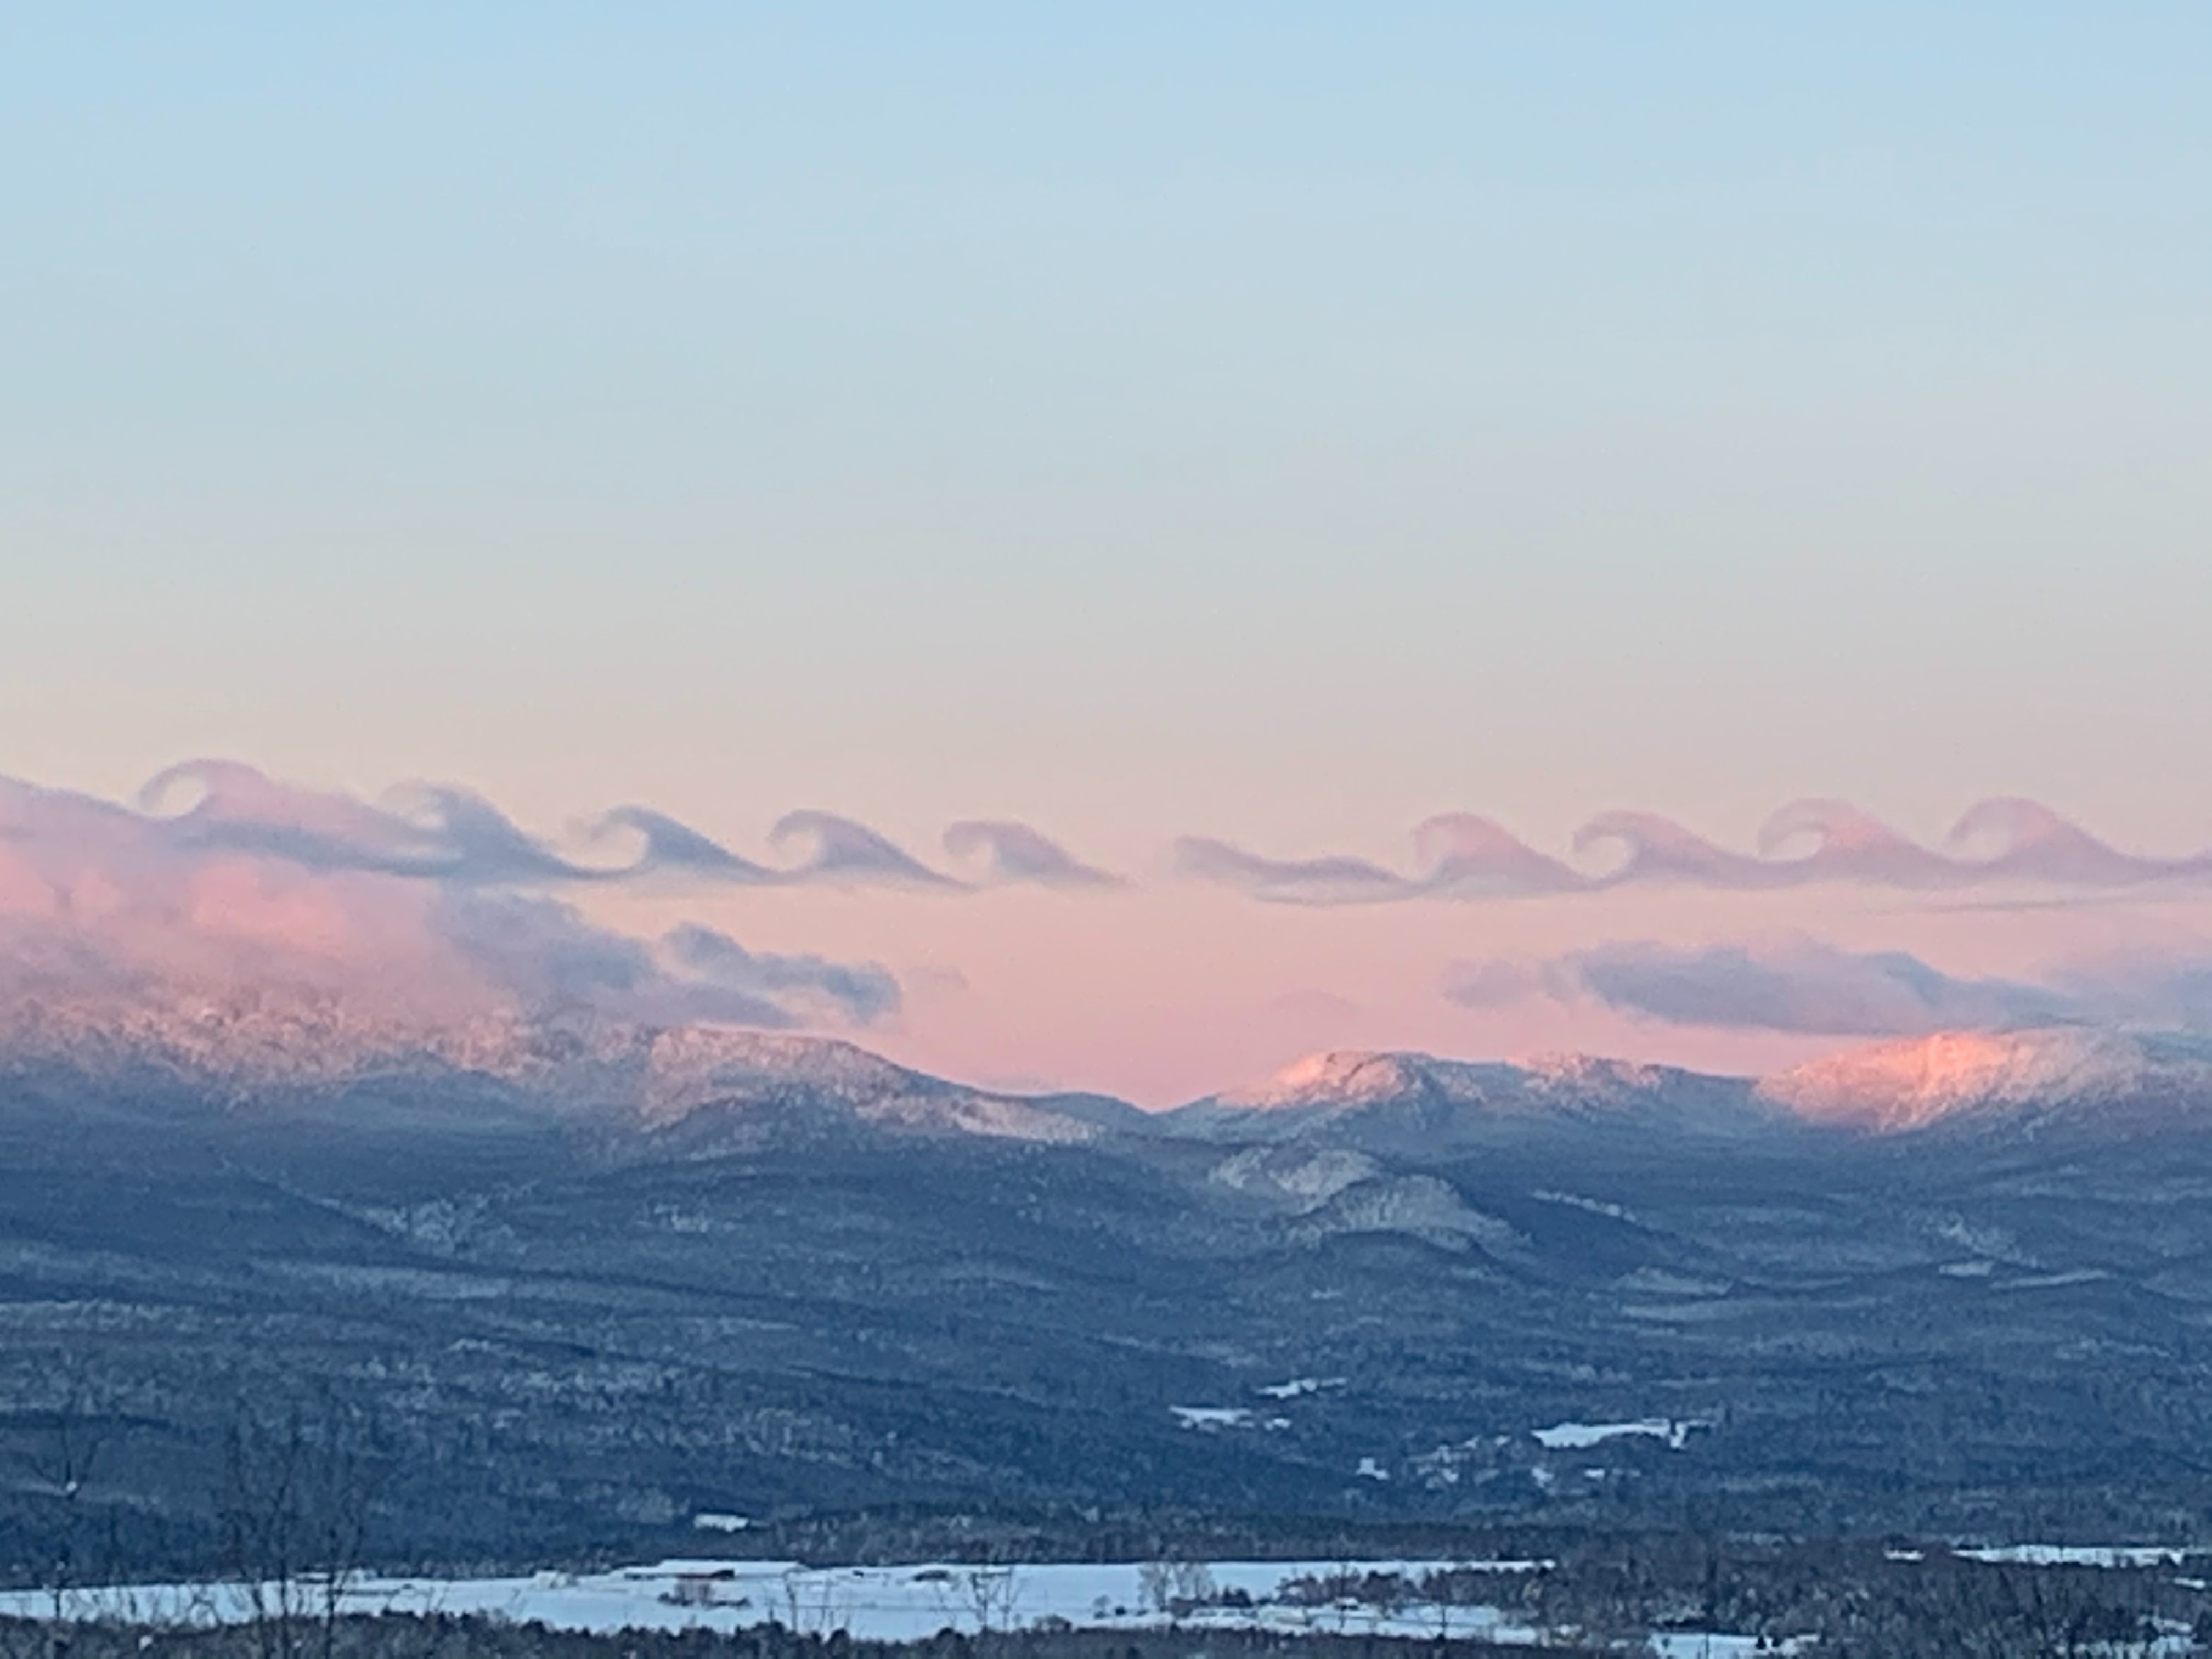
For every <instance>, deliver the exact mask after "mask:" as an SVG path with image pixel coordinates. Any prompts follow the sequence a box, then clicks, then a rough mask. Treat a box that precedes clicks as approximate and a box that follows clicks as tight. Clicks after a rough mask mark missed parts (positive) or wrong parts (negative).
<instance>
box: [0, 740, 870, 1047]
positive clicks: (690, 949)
mask: <svg viewBox="0 0 2212 1659" xmlns="http://www.w3.org/2000/svg"><path fill="white" fill-rule="evenodd" d="M179 803H181V804H179ZM622 827H623V828H624V829H628V830H629V831H630V832H632V833H635V834H639V835H641V836H643V837H644V846H645V851H644V852H643V853H642V854H641V855H640V856H639V857H638V858H637V859H635V860H631V861H629V862H628V863H625V864H624V865H623V866H592V865H587V864H583V863H580V862H578V861H576V860H572V859H570V858H568V857H567V856H565V855H563V854H558V853H556V852H554V851H552V850H550V848H547V847H546V846H544V844H543V843H541V842H538V841H536V840H535V839H534V838H532V837H531V836H527V835H526V834H525V833H524V832H522V831H521V830H520V829H517V828H516V827H515V826H514V825H513V823H511V822H510V821H509V820H508V819H507V818H506V817H504V816H503V815H502V814H501V813H499V812H498V811H496V810H495V809H494V808H491V807H490V806H489V805H486V804H484V803H483V802H482V801H481V799H478V798H477V797H476V796H473V795H471V794H469V793H467V792H465V791H461V790H455V789H437V790H425V791H422V792H419V793H415V794H413V795H410V796H406V797H402V798H399V799H397V800H396V801H395V803H394V804H392V805H376V806H371V805H365V804H363V803H361V802H358V801H356V800H353V799H350V798H349V797H345V796H342V795H336V794H329V793H317V792H313V791H306V790H299V789H295V788H292V787H289V786H285V785H282V784H278V783H275V782H273V781H270V780H269V779H267V778H265V777H264V776H262V775H260V774H259V773H258V772H255V771H253V770H252V769H250V768H246V767H238V766H231V765H225V764H219V763H198V764H196V765H194V766H191V767H188V768H180V769H174V770H173V771H171V772H168V773H165V774H163V775H161V777H159V778H157V779H155V781H154V782H153V783H151V784H149V786H148V787H147V789H146V791H145V792H143V794H142V796H141V799H140V801H139V803H138V804H137V805H123V804H120V803H117V802H112V801H106V800H101V799H96V798H94V797H91V796H88V795H82V794H77V793H71V792H69V791H64V790H51V789H43V788H40V787H37V786H35V785H32V784H27V783H22V782H19V781H13V780H0V999H4V1006H0V1013H5V1014H9V1015H11V1016H12V1015H13V1014H15V1013H17V1012H21V1011H23V1010H25V1009H27V1008H34V1007H44V1008H48V1009H51V1008H52V1007H57V1006H70V1007H76V1008H78V1009H79V1010H82V1009H84V1008H86V1007H94V1008H97V1007H101V1006H110V1005H111V1004H112V1005H113V1006H118V1007H142V1008H143V1007H147V1006H171V1005H176V1006H184V1005H186V1004H189V1003H191V1001H192V1000H194V999H209V998H212V999H216V1000H222V999H224V998H227V997H230V996H233V995H234V994H246V995H248V996H260V995H263V994H270V993H273V994H281V995H283V996H289V997H306V998H309V999H313V998H325V999H335V1000H337V1001H339V1002H340V1003H342V1004H343V1005H344V1006H348V1007H352V1008H356V1009H357V1010H359V1011H361V1012H362V1013H363V1014H364V1015H368V1016H374V1017H376V1018H404V1019H410V1020H413V1021H414V1022H416V1024H420V1025H423V1026H426V1027H427V1026H432V1025H444V1026H451V1025H453V1024H459V1023H462V1022H465V1021H466V1020H467V1019H470V1018H475V1017H477V1016H478V1015H482V1014H487V1013H494V1012H513V1011H520V1012H545V1011H574V1010H585V1011H589V1012H595V1013H599V1014H604V1015H607V1016H610V1017H613V1018H623V1019H630V1020H638V1021H645V1022H651V1023H671V1024H674V1023H690V1022H694V1021H714V1022H720V1023H726V1024H744V1025H754V1026H768V1027H789V1026H797V1025H805V1024H823V1023H832V1024H854V1025H865V1024H870V1023H871V1022H873V1021H875V1020H878V1019H880V1018H884V1017H885V1016H887V1015H889V1014H890V1013H893V1012H896V1010H897V1008H898V1006H899V1003H900V994H899V987H898V983H897V981H896V979H894V978H893V977H892V976H891V975H890V973H889V972H888V971H887V970H885V969H883V968H881V967H878V966H877V965H875V964H873V963H836V962H830V961H827V960H824V959H823V958H821V957H814V956H808V955H795V956H782V955H773V954H766V953H759V952H754V951H747V950H746V949H744V947H743V946H741V945H738V943H737V941H735V940H734V939H730V938H729V937H727V936H726V935H725V934H722V933H716V932H714V931H712V930H710V929H708V928H705V927H697V926H687V927H678V928H677V929H675V930H673V931H672V932H670V933H666V934H665V935H663V936H661V937H659V938H657V939H641V938H635V937H632V936H630V935H628V934H624V933H619V932H617V931H614V930H611V929H609V928H607V927H602V926H600V925H599V924H598V923H595V922H593V921H590V920H588V919H587V918H586V917H585V916H584V915H582V914H581V913H580V911H578V910H577V909H575V908H574V907H573V906H571V905H569V904H568V903H565V902H562V900H561V899H559V898H558V897H556V896H553V890H557V889H559V888H560V887H562V886H563V885H565V884H569V883H572V882H575V881H579V880H601V879H611V878H613V877H614V875H616V874H618V873H619V874H629V873H635V872H639V871H641V870H642V869H647V868H661V867H686V868H689V867H696V866H701V865H708V866H713V865H715V864H717V862H718V861H717V860H714V857H713V856H712V854H709V853H708V852H706V851H704V850H702V848H699V847H696V846H694V845H692V844H690V842H687V841H686V840H685V839H684V835H688V834H689V832H688V831H687V832H684V834H682V835H679V834H677V833H674V832H673V831H671V829H669V828H668V827H667V826H666V825H665V823H656V822H653V821H651V820H649V819H647V818H645V817H637V818H635V819H632V820H630V821H629V822H627V823H624V824H623V826H622ZM681 828H682V827H681V826H675V829H676V830H681ZM702 839H703V838H702ZM718 873H723V874H728V873H730V872H723V871H718ZM738 876H739V878H743V877H742V872H741V871H740V872H738Z"/></svg>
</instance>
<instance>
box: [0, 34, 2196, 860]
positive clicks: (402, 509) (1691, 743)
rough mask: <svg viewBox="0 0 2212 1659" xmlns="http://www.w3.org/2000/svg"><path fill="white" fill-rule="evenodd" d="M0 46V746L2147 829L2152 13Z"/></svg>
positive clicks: (2173, 549)
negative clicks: (1795, 811) (1979, 809)
mask: <svg viewBox="0 0 2212 1659" xmlns="http://www.w3.org/2000/svg"><path fill="white" fill-rule="evenodd" d="M0 15H4V18H5V21H4V23H0V154H4V155H7V156H8V157H9V160H8V161H7V162H5V163H4V164H0V181H4V182H0V191H4V194H0V211H4V214H5V222H6V226H7V228H6V232H5V248H6V255H5V258H4V259H0V307H4V315H5V317H6V319H7V321H6V323H5V325H4V326H0V560H4V562H5V567H6V572H7V595H8V598H7V603H6V605H5V606H4V609H0V728H4V730H5V732H6V733H7V736H6V739H5V752H4V753H0V772H12V773H15V774H18V775H31V776H35V777H39V778H41V779H43V780H46V781H53V782H68V783H76V784H82V785H85V786H88V787H100V788H103V789H109V790H115V789H120V788H123V787H127V786H128V785H129V784H130V783H131V782H133V781H136V779H137V778H138V777H140V776H143V775H144V774H145V773H147V772H148V771H150V770H151V769H153V768H154V767H155V766H157V765H159V764H160V763H163V762H165V761H167V760H170V759H173V758H176V757H179V756H180V755H183V754H187V753H198V752H206V751H216V752H224V753H233V754H238V755H241V756H243V757H246V758H248V759H251V760H253V761H255V762H257V763H260V764H263V765H264V766H267V767H269V768H270V769H272V770H276V771H278V772H282V773H284V774H286V775H302V776H310V777H319V778H324V779H328V780H331V781H343V782H346V783H349V784H350V785H353V786H356V787H373V786H376V785H380V784H382V783H384V782H386V781H390V780H391V779H392V778H395V777H399V776H404V775H420V774H429V775H440V776H449V777H457V778H461V779H465V780H466V781H471V782H473V783H476V784H477V785H479V786H481V787H486V788H488V789H490V790H491V791H493V792H494V793H497V794H499V795H500V796H501V799H506V800H507V801H509V802H510V803H511V804H513V805H514V806H515V807H516V808H517V810H519V811H523V812H524V813H525V814H526V815H536V816H538V817H545V816H548V815H552V814H557V813H562V812H567V811H582V810H586V809H588V808H591V807H593V806H597V805H602V804H604V803H606V802H608V801H611V800H616V799H650V800H653V801H654V802H656V803H658V804H661V805H666V806H668V807H670V808H671V810H676V811H681V812H683V813H684V815H686V816H687V817H692V818H694V819H697V820H702V821H705V822H706V823H708V824H710V825H711V826H713V827H714V828H716V829H720V830H723V831H726V832H729V833H733V834H734V833H738V832H741V831H747V830H753V829H757V827H758V826H760V825H762V824H764V823H766V822H767V821H768V820H769V818H771V817H774V816H775V814H776V813H778V812H780V811H782V810H784V809H785V808H786V807H788V806H793V805H824V806H830V807H835V808H838V809H841V810H846V811H855V812H858V813H860V814H862V815H864V816H868V817H872V819H873V820H876V821H879V822H884V823H889V824H890V825H893V826H895V827H906V828H909V829H913V828H917V827H920V826H934V825H938V824H941V823H943V822H944V821H945V819H946V818H948V817H955V816H963V815H969V814H973V813H977V812H987V813H995V812H1004V813H1012V814H1018V815H1020V816H1023V817H1030V818H1033V819H1036V820H1039V821H1041V822H1044V823H1048V824H1049V825H1051V826H1052V827H1053V828H1054V829H1055V830H1056V831H1057V832H1058V833H1060V834H1062V835H1064V836H1068V837H1070V838H1071V839H1074V840H1078V841H1081V842H1085V844H1088V845H1092V846H1098V847H1101V848H1103V849H1104V850H1105V851H1106V852H1109V853H1111V854H1114V855H1115V856H1117V857H1120V858H1121V859H1123V860H1129V859H1133V858H1137V857H1140V856H1142V855H1143V854H1144V853H1145V851H1146V849H1148V848H1151V847H1152V846H1154V845H1155V844H1156V843H1157V842H1158V841H1159V840H1160V839H1161V838H1162V837H1164V836H1166V835H1169V834H1172V833H1174V832H1176V831H1178V830H1184V829H1196V830H1211V831H1218V832H1220V833H1225V834H1231V835H1238V836H1245V837H1247V838H1252V839H1261V840H1266V841H1268V842H1271V843H1273V844H1274V845H1276V846H1279V847H1281V848H1286V849H1290V850H1296V849H1298V848H1307V847H1316V848H1317V847H1322V846H1336V845H1352V846H1357V847H1359V848H1368V849H1383V848H1391V849H1395V848H1396V847H1397V846H1398V844H1399V842H1400V840H1401V836H1402V832H1403V829H1404V828H1405V826H1406V825H1407V823H1410V822H1412V821H1413V818H1415V817H1419V816H1420V815H1423V814H1425V813H1426V812H1429V811H1436V810H1440V809H1443V808H1449V807H1465V808H1473V809H1478V810H1486V811H1495V812H1498V813H1499V814H1500V815H1501V816H1504V817H1507V818H1509V819H1510V820H1511V821H1513V822H1514V823H1516V824H1518V825H1520V826H1521V827H1522V828H1523V829H1524V830H1526V831H1527V832H1528V833H1529V834H1531V835H1532V836H1536V837H1539V838H1542V837H1546V836H1552V837H1556V836H1558V835H1559V834H1561V833H1563V832H1564V830H1565V829H1566V828H1568V827H1571V825H1572V824H1573V823H1576V822H1578V821H1579V820H1580V819H1581V818H1582V817H1585V816H1587V814H1588V813H1589V811H1594V810H1595V809H1597V808H1599V807H1601V806H1607V805H1641V806H1650V807H1654V808H1657V809H1660V810H1666V811H1674V812H1677V813H1680V814H1682V815H1684V816H1686V817H1692V818H1696V819H1699V820H1700V821H1702V822H1704V823H1706V824H1707V825H1708V827H1710V828H1711V829H1714V830H1716V831H1717V832H1719V831H1727V830H1731V829H1741V828H1743V827H1745V826H1747V825H1748V824H1749V823H1751V822H1753V821H1754V820H1755V819H1756V818H1757V817H1759V815H1760V814H1762V813H1763V812H1764V811H1765V810H1766V809H1768V808H1769V807H1771V805H1774V804H1775V803H1777V802H1778V801H1779V800H1781V799H1786V798H1788V797H1790V796H1791V795H1795V794H1799V793H1808V792H1812V793H1843V794H1849V795H1851V796H1854V797H1855V798H1857V799H1861V800H1863V801H1864V802H1865V803H1866V804H1867V805H1870V806H1873V807H1875V808H1877V809H1878V810H1882V811H1887V812H1889V813H1890V814H1892V815H1893V816H1895V817H1899V818H1900V819H1901V820H1903V821H1904V822H1905V823H1907V824H1908V825H1910V826H1911V827H1913V828H1916V829H1923V830H1924V829H1933V828H1940V827H1941V824H1942V822H1944V821H1945V820H1946V819H1948V816H1949V815H1950V814H1951V812H1953V811H1954V810H1955V809H1956V808H1957V807H1958V806H1960V805H1963V804H1964V803H1965V802H1966V800H1967V799H1971V798H1972V797H1973V796H1975V795H1978V794H1981V793H1990V792H1993V791H1999V792H2010V791H2016V792H2022V793H2036V794H2040V795H2044V796H2046V797H2048V798H2051V799H2054V800H2055V801H2057V802H2058V803H2059V804H2061V805H2064V806H2066V807H2068V808H2069V810H2072V811H2076V812H2078V813H2080V814H2081V815H2082V816H2084V817H2088V818H2090V819H2092V820H2093V821H2095V822H2097V823H2100V824H2102V825H2103V826H2105V827H2106V829H2108V830H2109V831H2110V832H2112V833H2114V834H2116V835H2121V836H2132V837H2133V838H2134V839H2135V840H2136V841H2148V842H2155V843H2161V844H2168V845H2187V844H2190V843H2191V842H2195V841H2199V840H2205V839H2212V834H2208V832H2212V786H2208V785H2205V784H2203V783H2201V782H2199V781H2197V779H2196V777H2195V776H2194V775H2193V762H2192V760H2191V757H2193V756H2196V755H2200V754H2202V753H2203V752H2204V750H2205V746H2206V744H2207V743H2208V742H2212V694H2208V693H2209V692H2212V688H2208V683H2207V676H2206V673H2205V670H2204V666H2203V655H2202V653H2203V643H2202V641H2203V618H2204V617H2207V616H2208V615H2212V556H2208V555H2212V545H2208V535H2207V532H2208V530H2212V483H2208V478H2212V469H2208V468H2207V467H2206V466H2205V465H2204V457H2205V455H2206V453H2208V450H2212V443H2209V442H2208V441H2212V325H2208V320H2207V299H2208V295H2212V228H2209V227H2212V215H2208V213H2207V211H2206V207H2205V204H2206V203H2207V202H2208V201H2212V100H2208V99H2207V98H2206V97H2205V96H2204V95H2203V91H2204V88H2205V86H2206V84H2207V83H2208V70H2212V12H2208V11H2207V10H2205V9H2203V8H2202V7H2198V6H2188V5H2179V4H2176V5H2162V6H2134V7H2126V6H2119V7H2096V8H2091V7H2086V6H2065V7H2060V6H2033V5H2023V4H2006V5H2001V6H2000V5H1989V6H1981V7H1963V6H1961V7H1933V6H1927V5H1912V6H1903V5H1897V6H1881V5H1872V4H1864V3H1854V4H1850V5H1832V6H1793V7H1772V6H1752V5H1741V6H1702V7H1700V6H1679V7H1668V8H1656V7H1645V6H1630V5H1620V6H1613V7H1596V6H1558V5H1527V6H1511V7H1508V6H1479V5H1455V6H1449V7H1437V8H1413V7H1391V6H1358V7H1354V6H1341V7H1333V8H1321V7H1289V6H1282V5H1267V6H1250V7H1230V6H1217V7H1206V8H1194V7H1186V6H1176V7H1167V6H1158V7H1126V6H1123V7H1113V8H1104V7H1101V8H1096V9H1090V10H1088V11H1085V10H1082V9H1076V8H1070V7H1028V8H1014V7H1006V8H998V9H989V8H977V7H935V8H899V7H884V8H865V7H831V6H813V7H805V8H797V7H793V8H787V9H781V10H770V9H764V8H745V7H737V6H722V5H715V6H704V5H702V6H690V7H684V6H674V5H663V6H655V7H635V6H625V7H617V6H612V5H605V6H596V7H592V6H575V5H550V4H534V5H530V6H512V7H501V6H491V5H480V6H470V7H459V8H456V7H447V6H441V7H430V6H406V5H382V6H378V7H374V8H370V7H362V8H356V9H351V10H350V11H349V12H345V13H342V12H340V11H338V10H337V9H307V8H300V7H289V6H275V5H271V6H267V7H258V8H257V7H246V6H238V5H210V6H207V7H202V8H197V9H190V10H185V9H176V8H156V7H151V6H146V7H138V8H121V7H103V6H96V5H88V6H70V7H36V8H33V7H29V6H18V7H14V8H9V9H7V10H6V11H5V13H4V14H0Z"/></svg>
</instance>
